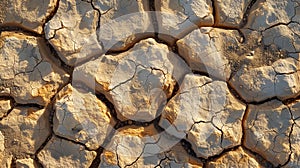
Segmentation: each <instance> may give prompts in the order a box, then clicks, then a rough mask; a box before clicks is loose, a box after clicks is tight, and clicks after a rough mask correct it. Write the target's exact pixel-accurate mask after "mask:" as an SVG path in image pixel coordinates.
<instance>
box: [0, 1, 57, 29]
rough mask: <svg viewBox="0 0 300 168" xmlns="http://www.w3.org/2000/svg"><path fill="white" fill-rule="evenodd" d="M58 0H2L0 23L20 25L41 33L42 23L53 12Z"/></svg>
mask: <svg viewBox="0 0 300 168" xmlns="http://www.w3.org/2000/svg"><path fill="white" fill-rule="evenodd" d="M57 1H58V0H44V1H43V3H40V1H39V0H24V1H13V0H7V1H2V2H1V5H0V11H1V12H0V25H3V26H6V25H20V26H22V27H25V28H26V29H30V30H33V31H36V32H37V33H42V31H43V24H44V23H45V21H46V19H47V18H48V17H49V16H50V15H51V13H53V12H54V9H55V6H56V3H57Z"/></svg>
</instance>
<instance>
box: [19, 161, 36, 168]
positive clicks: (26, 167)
mask: <svg viewBox="0 0 300 168" xmlns="http://www.w3.org/2000/svg"><path fill="white" fill-rule="evenodd" d="M37 167H38V166H37V164H36V163H35V161H34V160H33V159H18V160H16V168H37Z"/></svg>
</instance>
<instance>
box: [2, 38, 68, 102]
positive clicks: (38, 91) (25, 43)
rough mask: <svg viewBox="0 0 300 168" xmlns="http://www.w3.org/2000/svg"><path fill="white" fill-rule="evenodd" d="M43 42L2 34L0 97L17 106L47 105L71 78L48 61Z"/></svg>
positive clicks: (37, 39)
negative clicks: (14, 102) (13, 102)
mask: <svg viewBox="0 0 300 168" xmlns="http://www.w3.org/2000/svg"><path fill="white" fill-rule="evenodd" d="M39 40H40V39H39V38H36V37H32V36H26V35H23V34H14V33H2V34H1V43H0V45H1V48H0V74H1V75H0V79H1V80H0V96H11V97H13V98H14V99H15V101H16V102H17V103H21V104H27V103H34V104H39V105H46V104H48V103H49V102H50V99H51V97H53V96H54V95H55V94H56V92H57V90H59V88H60V87H61V86H62V85H64V84H65V83H66V82H67V81H68V78H69V75H68V74H66V73H65V72H64V71H63V70H62V69H60V68H59V67H58V66H57V65H55V64H54V63H53V62H52V61H51V60H49V59H48V58H47V56H48V54H49V53H48V52H47V51H45V50H43V44H42V43H41V42H40V41H39Z"/></svg>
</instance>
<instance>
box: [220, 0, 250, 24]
mask: <svg viewBox="0 0 300 168" xmlns="http://www.w3.org/2000/svg"><path fill="white" fill-rule="evenodd" d="M250 2H251V0H227V1H222V0H216V1H214V4H215V10H216V13H217V15H216V16H217V18H215V20H216V21H215V22H216V25H218V26H227V27H233V28H235V27H239V26H240V25H241V24H242V23H243V21H244V20H243V16H244V15H245V13H246V10H247V7H248V6H249V4H250Z"/></svg>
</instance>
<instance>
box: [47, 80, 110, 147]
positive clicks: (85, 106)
mask: <svg viewBox="0 0 300 168" xmlns="http://www.w3.org/2000/svg"><path fill="white" fill-rule="evenodd" d="M54 110H55V114H54V120H53V124H54V127H53V129H54V132H55V134H57V135H60V136H62V137H65V138H68V139H71V140H73V141H77V142H81V143H83V144H85V145H86V146H87V147H88V148H89V149H91V150H96V149H98V148H99V146H100V145H102V143H103V141H104V139H105V137H106V136H107V135H108V134H109V133H110V131H111V129H112V128H113V125H112V124H113V123H112V122H111V116H110V112H109V109H108V108H107V107H106V105H105V104H104V103H103V102H101V101H100V100H99V99H97V97H96V96H95V94H94V93H92V92H91V91H85V90H83V89H82V90H80V88H76V87H75V88H73V87H72V86H71V85H70V84H69V85H67V86H66V87H64V88H63V89H62V90H61V91H60V92H59V93H58V94H57V96H56V101H55V104H54Z"/></svg>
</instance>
